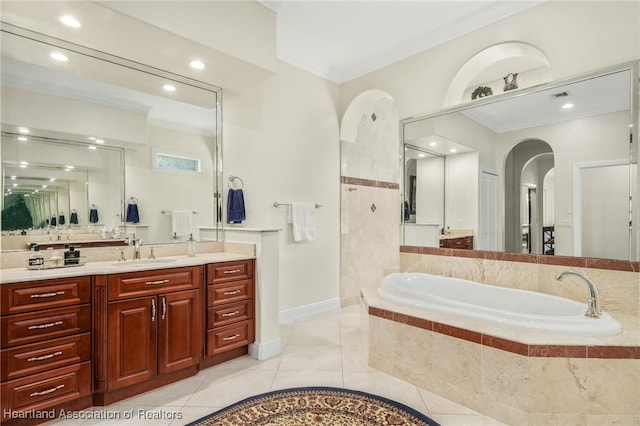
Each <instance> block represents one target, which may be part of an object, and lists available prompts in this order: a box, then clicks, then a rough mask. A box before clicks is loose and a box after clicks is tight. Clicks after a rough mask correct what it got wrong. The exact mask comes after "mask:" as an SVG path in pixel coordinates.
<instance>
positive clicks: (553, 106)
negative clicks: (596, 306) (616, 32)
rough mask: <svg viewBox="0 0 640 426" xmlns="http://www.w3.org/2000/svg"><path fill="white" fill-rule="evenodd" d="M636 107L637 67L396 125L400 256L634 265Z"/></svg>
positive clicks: (613, 69)
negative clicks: (479, 255)
mask: <svg viewBox="0 0 640 426" xmlns="http://www.w3.org/2000/svg"><path fill="white" fill-rule="evenodd" d="M637 96H638V63H637V62H634V63H627V64H621V65H619V66H615V67H611V68H609V69H606V70H601V71H598V72H594V73H590V74H588V75H583V76H579V77H575V78H572V79H567V80H563V81H559V82H552V83H548V84H543V85H539V86H535V87H531V88H527V89H521V90H517V91H513V92H509V93H505V94H502V95H496V96H489V97H485V98H482V99H479V100H476V101H472V102H468V103H465V104H462V105H459V106H457V107H453V108H448V109H446V110H443V111H440V112H437V113H434V114H429V115H425V116H422V117H417V118H410V119H406V120H403V121H402V123H401V129H402V141H403V157H404V161H403V163H404V175H403V182H404V184H405V187H404V189H403V194H404V200H403V202H404V201H406V202H407V203H409V204H411V203H414V204H415V206H416V211H415V214H413V213H412V212H411V214H409V215H407V214H406V213H403V219H404V220H403V223H402V227H403V230H402V231H403V232H402V235H403V238H404V244H405V245H414V246H425V247H450V246H449V245H447V242H448V240H451V239H460V238H471V239H472V241H473V243H472V247H470V248H473V249H479V250H490V251H504V252H511V253H531V254H544V255H550V256H551V255H561V256H580V257H595V258H606V259H620V260H638V238H639V237H638V226H637V225H638V221H637V216H638V214H639V213H638V211H637V210H638V209H637V208H635V209H634V205H633V202H632V201H633V199H634V198H636V196H637V187H638V185H637V179H638V176H637V143H635V138H634V133H635V132H636V129H637V122H638V109H637V104H638V99H637ZM411 182H415V184H413V186H411V185H410V183H411ZM414 192H415V195H413V194H414ZM403 210H404V207H403ZM453 247H455V246H453Z"/></svg>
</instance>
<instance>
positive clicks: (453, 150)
mask: <svg viewBox="0 0 640 426" xmlns="http://www.w3.org/2000/svg"><path fill="white" fill-rule="evenodd" d="M449 152H458V150H457V149H455V148H451V149H450V150H449Z"/></svg>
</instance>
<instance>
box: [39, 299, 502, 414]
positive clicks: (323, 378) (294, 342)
mask: <svg viewBox="0 0 640 426" xmlns="http://www.w3.org/2000/svg"><path fill="white" fill-rule="evenodd" d="M359 326H360V306H359V305H352V306H348V307H346V308H342V309H340V310H336V311H333V312H328V313H322V314H319V315H317V316H314V317H309V318H306V319H303V320H299V321H297V322H295V323H291V324H286V325H282V326H281V339H282V349H283V350H282V354H281V355H280V356H278V357H276V358H272V359H268V360H265V361H256V360H254V359H253V358H251V357H249V356H245V357H242V358H238V359H235V360H232V361H229V362H226V363H224V364H221V365H218V366H215V367H212V368H208V369H205V370H203V371H200V372H199V373H198V374H197V375H196V376H193V377H191V378H188V379H185V380H182V381H180V382H178V383H174V384H171V385H168V386H165V387H163V388H160V389H157V390H154V391H150V392H147V393H144V394H141V395H138V396H135V397H133V398H129V399H126V400H124V401H121V402H119V403H116V404H112V405H110V406H108V407H93V408H92V409H91V410H87V411H84V412H81V413H82V414H83V415H88V414H91V413H93V414H94V415H98V416H101V417H103V419H95V418H94V419H87V418H84V419H69V418H67V419H58V420H55V421H51V422H49V423H47V425H54V424H55V425H101V426H103V425H119V426H123V425H127V424H131V425H145V424H147V425H154V426H156V425H159V426H162V425H170V426H177V425H184V424H186V423H189V422H191V421H193V420H197V419H199V418H200V417H203V416H205V415H207V414H210V413H212V412H214V411H216V410H218V409H220V408H223V407H225V406H227V405H229V404H232V403H234V402H237V401H239V400H242V399H244V398H247V397H249V396H252V395H256V394H260V393H264V392H269V391H272V390H277V389H284V388H289V387H297V386H334V387H344V388H349V389H356V390H361V391H365V392H369V393H373V394H376V395H380V396H384V397H387V398H390V399H393V400H395V401H398V402H401V403H403V404H405V405H408V406H410V407H412V408H414V409H416V410H418V411H420V412H422V413H425V414H426V415H428V416H429V417H431V418H432V419H433V420H435V421H437V422H439V423H440V424H441V425H442V426H456V425H464V426H480V425H482V426H484V425H492V426H495V425H504V424H503V423H500V422H499V421H497V420H494V419H492V418H490V417H486V416H483V415H481V414H478V413H477V412H475V411H472V410H470V409H468V408H465V407H463V406H461V405H459V404H456V403H454V402H452V401H449V400H447V399H444V398H441V397H439V396H437V395H435V394H433V393H431V392H428V391H426V390H423V389H420V388H417V387H416V386H414V385H412V384H409V383H407V382H404V381H402V380H400V379H397V378H395V377H392V376H389V375H387V374H384V373H381V372H379V371H377V370H374V369H371V368H369V367H368V366H367V360H366V357H365V354H364V350H363V347H362V343H361V338H360V328H359ZM104 417H119V418H117V419H108V418H107V419H104ZM128 417H130V418H131V419H130V420H129V421H127V420H126V419H127V418H128Z"/></svg>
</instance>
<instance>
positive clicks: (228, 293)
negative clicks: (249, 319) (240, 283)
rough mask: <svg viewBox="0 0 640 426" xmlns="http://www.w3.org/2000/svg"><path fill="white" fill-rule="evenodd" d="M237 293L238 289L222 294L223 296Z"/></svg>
mask: <svg viewBox="0 0 640 426" xmlns="http://www.w3.org/2000/svg"><path fill="white" fill-rule="evenodd" d="M238 293H240V290H233V291H225V292H224V293H222V294H224V295H225V296H231V295H234V294H238Z"/></svg>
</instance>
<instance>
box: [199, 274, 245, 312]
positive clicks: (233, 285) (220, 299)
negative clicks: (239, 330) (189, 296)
mask: <svg viewBox="0 0 640 426" xmlns="http://www.w3.org/2000/svg"><path fill="white" fill-rule="evenodd" d="M252 298H253V280H242V281H233V282H229V283H224V284H216V285H209V286H207V306H216V305H220V304H222V303H230V302H239V301H241V300H246V299H252Z"/></svg>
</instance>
